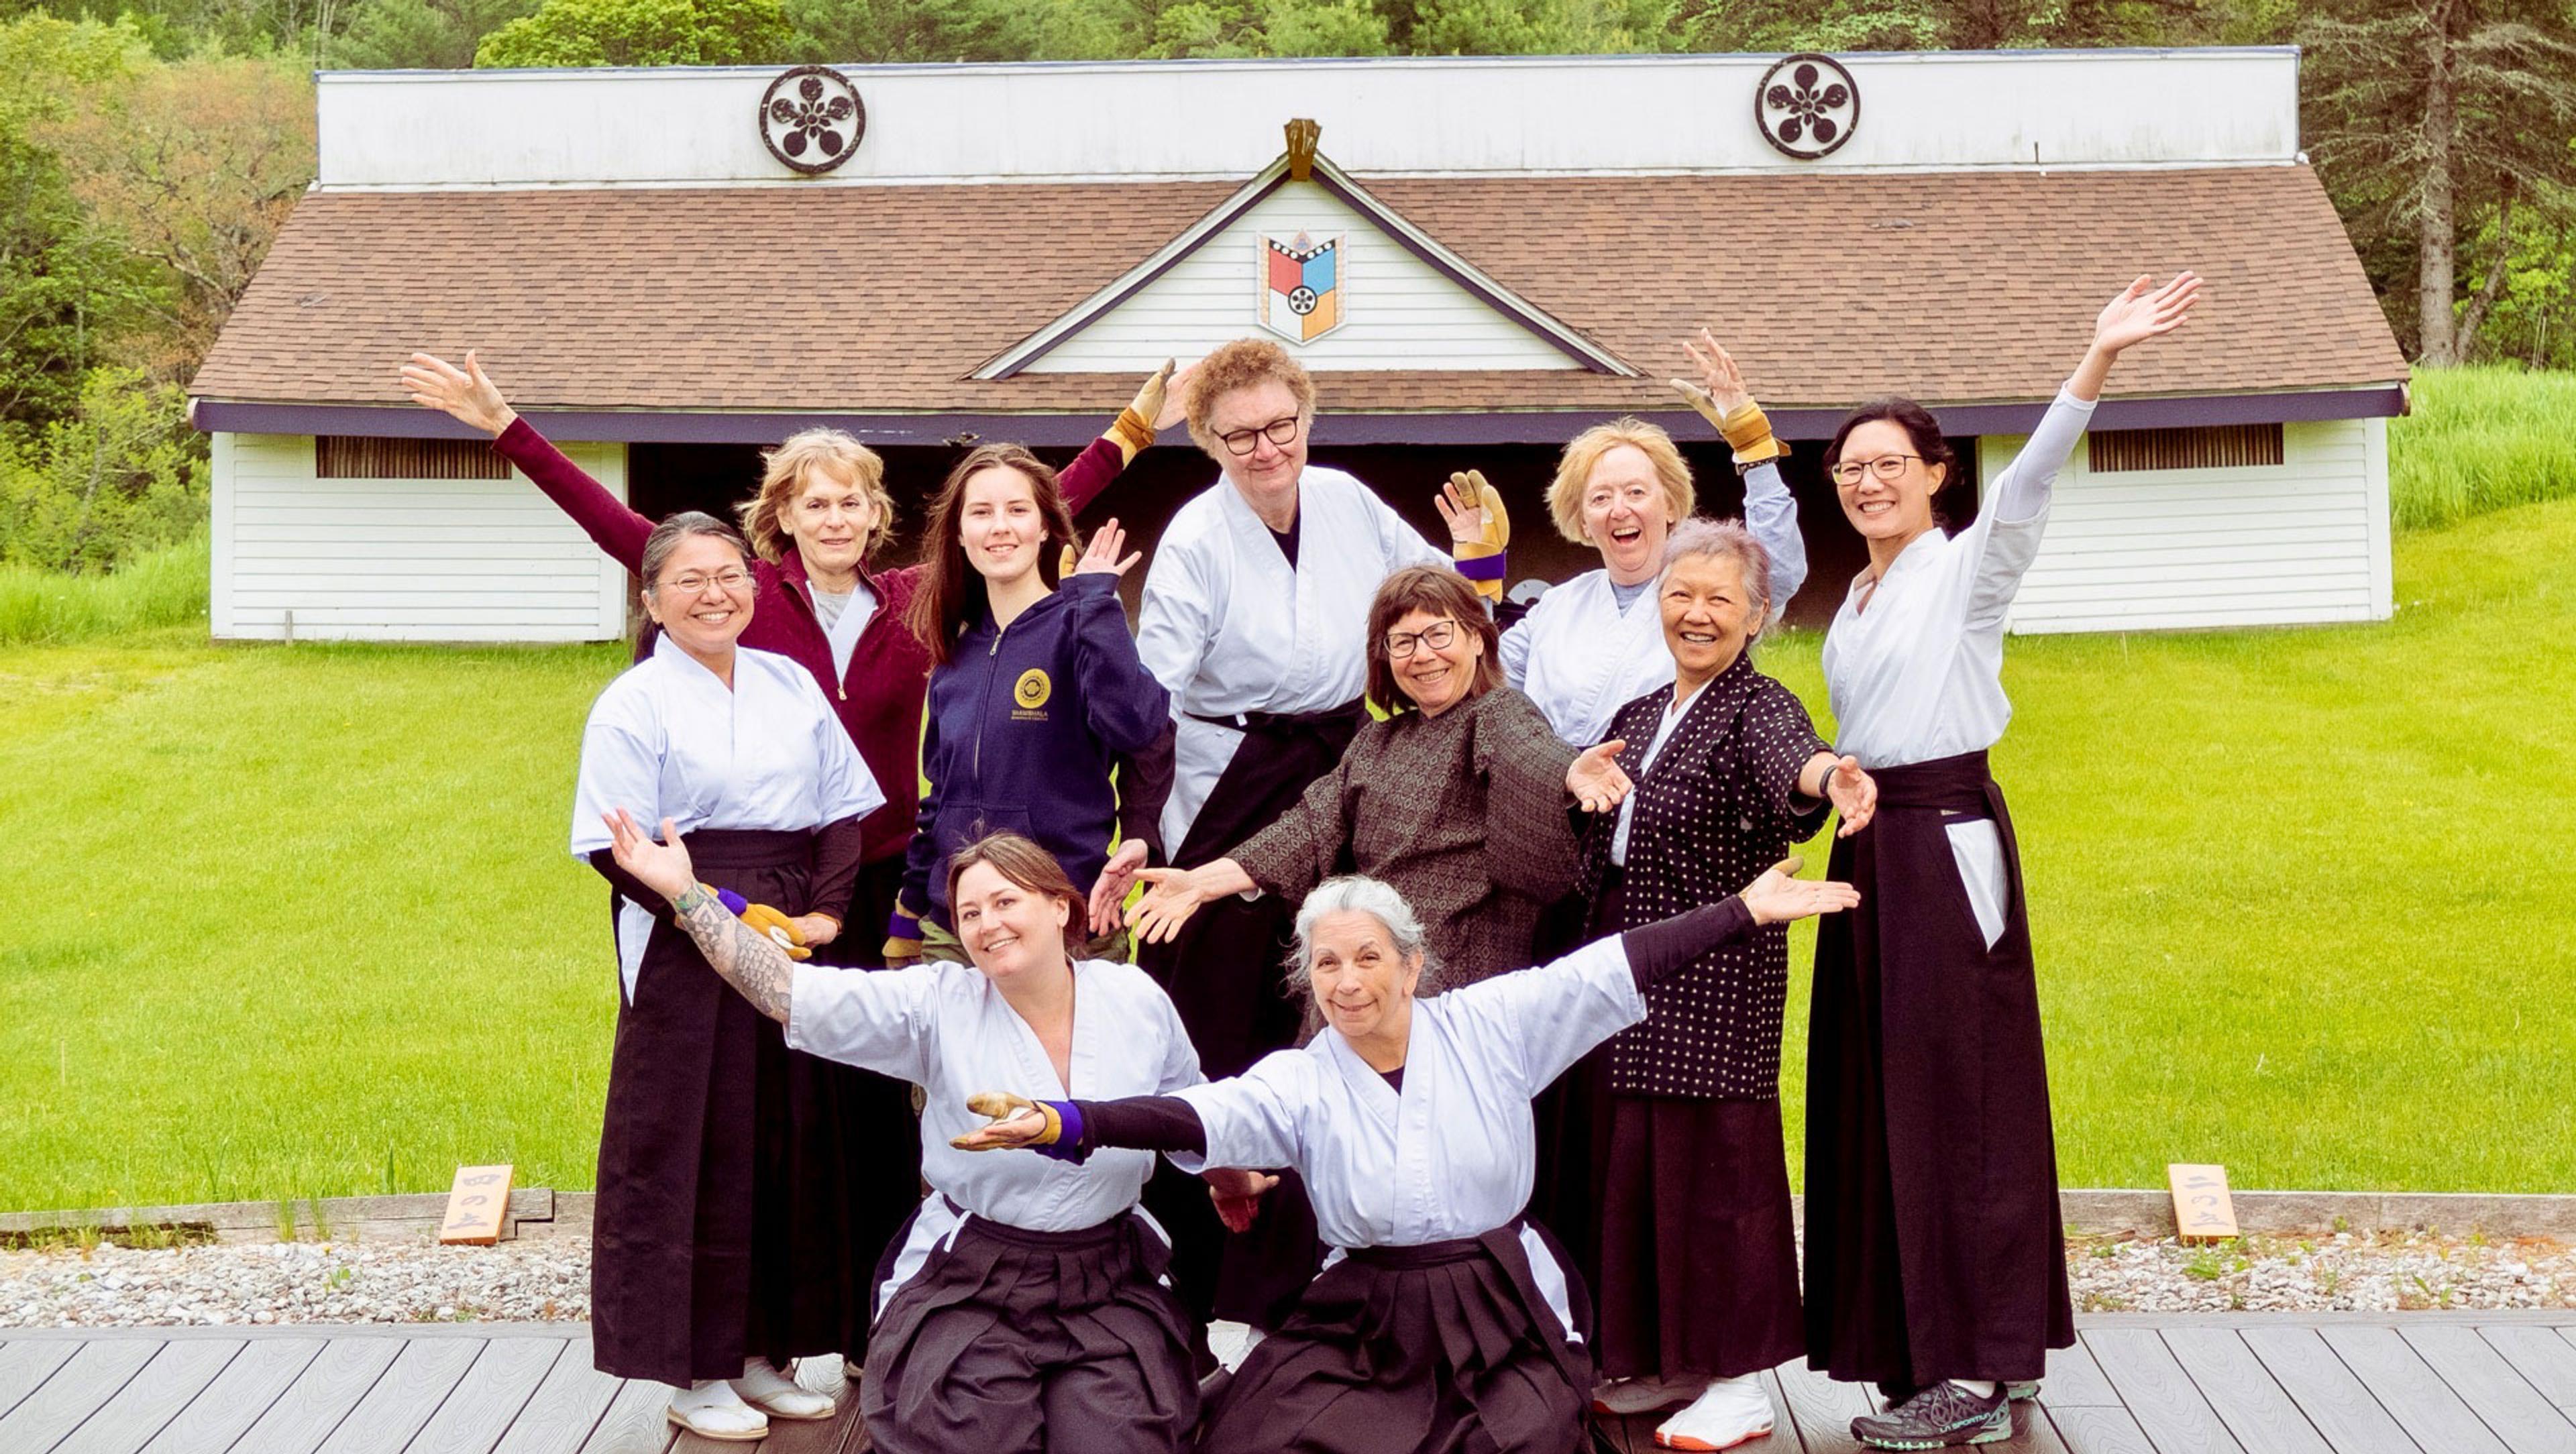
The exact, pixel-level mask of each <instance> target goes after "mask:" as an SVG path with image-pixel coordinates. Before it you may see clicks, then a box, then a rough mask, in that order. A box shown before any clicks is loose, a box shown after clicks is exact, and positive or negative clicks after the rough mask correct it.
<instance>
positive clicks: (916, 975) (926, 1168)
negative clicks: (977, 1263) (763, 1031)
mask: <svg viewBox="0 0 2576 1454" xmlns="http://www.w3.org/2000/svg"><path fill="white" fill-rule="evenodd" d="M1073 976H1074V981H1073V982H1074V991H1073V1058H1072V1062H1071V1064H1072V1071H1073V1083H1072V1084H1070V1085H1065V1084H1061V1083H1059V1082H1058V1081H1057V1080H1056V1078H1055V1067H1054V1066H1053V1065H1052V1064H1050V1063H1049V1062H1048V1060H1047V1053H1046V1047H1045V1046H1044V1045H1042V1044H1040V1043H1039V1042H1038V1036H1037V1032H1036V1031H1034V1030H1032V1029H1030V1028H1029V1023H1028V1021H1026V1020H1023V1019H1021V1018H1020V1015H1019V1012H1018V1011H1017V1010H1014V1009H1012V1008H1011V1007H1010V1004H1009V1003H1008V1002H1007V1001H1005V1000H1004V999H1003V998H1002V992H1001V991H1000V990H997V989H995V988H993V982H992V981H991V980H989V979H986V978H985V977H984V972H983V971H982V970H979V969H976V968H974V967H972V966H970V965H963V964H925V965H919V966H916V967H914V968H911V969H879V970H864V969H833V968H828V967H824V966H818V965H812V964H800V965H797V966H796V969H795V979H794V981H793V982H792V988H791V991H790V996H789V1005H788V1017H787V1043H788V1045H789V1046H790V1047H791V1048H793V1049H797V1050H803V1051H807V1052H809V1053H811V1054H815V1055H819V1056H822V1057H824V1058H825V1059H827V1060H838V1061H841V1062H844V1063H845V1064H849V1065H856V1066H860V1067H863V1068H865V1069H868V1070H873V1071H875V1072H877V1073H878V1074H880V1075H890V1076H893V1077H895V1078H896V1079H898V1080H908V1081H911V1082H912V1083H913V1084H915V1085H918V1086H920V1087H921V1088H922V1091H923V1093H924V1095H925V1096H926V1097H927V1099H926V1100H925V1102H924V1104H923V1108H922V1112H921V1175H922V1179H923V1180H924V1181H927V1182H929V1183H930V1188H931V1190H930V1196H929V1197H928V1198H927V1199H925V1200H924V1201H923V1202H922V1204H921V1214H920V1215H919V1216H917V1217H915V1218H913V1222H912V1233H911V1235H910V1236H909V1237H908V1238H906V1239H905V1241H904V1245H903V1250H902V1251H901V1252H899V1253H897V1254H896V1257H895V1264H894V1275H893V1277H892V1278H891V1279H889V1280H888V1281H887V1282H886V1283H885V1284H883V1285H882V1286H880V1287H879V1288H878V1289H877V1298H876V1302H877V1306H878V1307H880V1308H882V1307H884V1306H885V1301H886V1299H887V1298H888V1297H890V1296H892V1295H893V1293H894V1291H895V1290H896V1289H897V1288H900V1287H902V1286H903V1284H905V1283H906V1282H909V1281H910V1280H911V1279H912V1277H913V1275H914V1274H916V1273H918V1272H919V1271H921V1267H922V1264H923V1263H924V1262H925V1261H927V1260H928V1259H929V1257H930V1254H931V1253H932V1252H933V1251H934V1250H936V1249H938V1248H939V1247H941V1246H944V1245H945V1244H946V1243H947V1242H948V1240H949V1239H950V1238H952V1237H954V1236H955V1235H956V1234H957V1229H958V1227H959V1226H960V1225H961V1224H962V1219H961V1218H959V1216H958V1215H957V1213H956V1212H954V1211H952V1210H950V1207H949V1203H951V1202H954V1203H956V1205H957V1206H960V1207H963V1208H965V1209H966V1211H967V1212H968V1213H970V1214H972V1215H974V1216H978V1217H986V1218H989V1219H991V1220H993V1221H996V1222H1000V1223H1003V1224H1005V1225H1007V1226H1012V1227H1021V1228H1026V1229H1027V1230H1029V1231H1033V1232H1074V1231H1080V1230H1081V1229H1082V1228H1085V1227H1096V1226H1098V1225H1100V1224H1101V1223H1103V1222H1106V1221H1108V1220H1109V1219H1110V1218H1112V1217H1115V1216H1118V1215H1120V1214H1121V1213H1124V1212H1127V1211H1130V1210H1135V1209H1136V1198H1137V1197H1138V1196H1139V1195H1141V1194H1142V1193H1143V1192H1144V1190H1145V1179H1146V1178H1147V1177H1149V1176H1151V1175H1152V1174H1153V1171H1154V1153H1153V1152H1150V1151H1111V1150H1100V1151H1094V1152H1093V1153H1092V1154H1091V1157H1090V1159H1089V1160H1087V1161H1084V1162H1082V1163H1081V1164H1079V1165H1074V1164H1068V1163H1066V1162H1062V1161H1056V1160H1054V1159H1052V1158H1049V1157H1044V1156H1031V1155H1028V1154H1026V1153H1024V1152H994V1151H984V1152H977V1151H960V1150H958V1149H956V1148H955V1147H953V1146H951V1145H949V1144H948V1140H949V1138H950V1137H952V1136H962V1135H964V1134H966V1133H967V1132H969V1131H972V1130H975V1129H976V1128H978V1127H980V1126H982V1125H983V1124H984V1122H985V1118H984V1117H982V1116H979V1115H977V1114H975V1113H974V1112H973V1111H970V1110H968V1109H966V1098H967V1097H968V1096H970V1095H973V1094H974V1093H975V1092H977V1091H988V1090H990V1091H1013V1092H1016V1093H1018V1094H1020V1095H1024V1096H1027V1097H1028V1098H1029V1099H1030V1100H1033V1101H1040V1100H1044V1101H1061V1100H1067V1099H1070V1098H1073V1097H1077V1096H1078V1097H1080V1098H1082V1099H1084V1100H1116V1099H1118V1098H1119V1097H1121V1096H1156V1095H1168V1094H1170V1093H1172V1092H1174V1091H1177V1090H1180V1089H1182V1088H1184V1087H1186V1086H1194V1085H1197V1084H1199V1083H1200V1082H1201V1081H1203V1080H1204V1079H1206V1077H1204V1076H1202V1075H1201V1074H1199V1054H1198V1051H1197V1050H1195V1049H1193V1048H1192V1047H1191V1045H1190V1037H1189V1034H1188V1032H1187V1031H1184V1030H1183V1029H1182V1028H1181V1017H1180V1013H1179V1012H1178V1011H1176V1010H1174V1009H1173V1008H1172V1001H1171V999H1170V997H1169V996H1167V995H1165V994H1164V993H1163V990H1162V987H1161V986H1160V985H1157V984H1155V983H1154V981H1153V979H1152V978H1151V977H1150V976H1148V975H1147V974H1146V973H1145V972H1144V971H1143V970H1140V969H1138V968H1136V967H1135V966H1134V965H1131V964H1113V963H1110V962H1109V961H1107V960H1100V959H1088V960H1079V961H1076V962H1075V963H1074V966H1073ZM1137 1215H1139V1216H1143V1215H1144V1213H1143V1212H1142V1211H1141V1210H1138V1211H1137ZM1148 1220H1149V1221H1150V1220H1151V1219H1150V1218H1148ZM1156 1231H1157V1233H1158V1234H1159V1233H1160V1231H1161V1229H1160V1228H1156Z"/></svg>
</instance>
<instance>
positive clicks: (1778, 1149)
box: [1542, 520, 1876, 1450]
mask: <svg viewBox="0 0 2576 1454" xmlns="http://www.w3.org/2000/svg"><path fill="white" fill-rule="evenodd" d="M1773 578H1774V577H1773V575H1772V572H1771V570H1770V565H1769V562H1768V561H1767V560H1766V559H1764V552H1763V548H1762V543H1761V542H1760V541H1759V540H1757V539H1755V538H1754V536H1753V534H1752V532H1751V531H1749V530H1747V529H1746V528H1745V527H1744V526H1742V525H1740V524H1737V523H1736V522H1734V521H1731V520H1729V521H1715V520H1687V521H1684V522H1683V523H1682V524H1681V525H1680V526H1679V527H1677V528H1676V529H1675V530H1674V531H1673V532H1672V537H1671V540H1670V541H1669V543H1668V544H1666V546H1665V548H1664V559H1663V571H1662V574H1661V577H1660V578H1659V581H1658V583H1657V585H1656V587H1655V593H1656V612H1657V615H1658V616H1659V617H1660V619H1661V620H1662V622H1663V636H1664V643H1665V646H1666V647H1667V648H1668V650H1669V652H1670V655H1671V658H1672V661H1673V674H1674V679H1673V681H1672V683H1671V684H1670V685H1667V686H1663V687H1659V688H1657V689H1655V690H1654V691H1652V692H1649V693H1647V694H1646V695H1644V696H1642V697H1639V698H1638V699H1637V700H1635V701H1633V702H1630V703H1629V704H1628V705H1627V706H1626V707H1624V708H1622V709H1621V710H1620V712H1619V714H1618V716H1617V717H1616V718H1615V719H1614V720H1613V721H1612V723H1611V726H1610V733H1611V735H1612V736H1613V737H1616V738H1621V739H1624V740H1625V741H1626V742H1628V743H1629V744H1630V745H1629V747H1628V748H1627V750H1626V752H1625V754H1624V755H1623V757H1622V760H1621V764H1620V765H1621V766H1622V767H1623V768H1625V769H1626V770H1627V772H1628V775H1629V776H1630V777H1631V778H1632V779H1634V780H1635V782H1636V784H1637V788H1636V791H1635V792H1634V793H1632V794H1630V795H1629V797H1628V800H1627V801H1626V802H1625V803H1623V804H1621V805H1620V809H1619V811H1618V813H1617V814H1615V815H1612V816H1606V817H1601V818H1595V819H1592V820H1590V821H1589V822H1588V824H1587V825H1586V831H1585V834H1584V840H1583V878H1584V887H1585V890H1586V893H1585V898H1586V899H1588V900H1589V901H1590V903H1591V905H1592V915H1593V918H1592V932H1593V933H1594V934H1595V935H1605V934H1615V933H1619V932H1621V931H1623V930H1627V929H1634V928H1638V927H1640V926H1643V925H1646V924H1651V923H1654V922H1656V921H1657V920H1660V919H1664V918H1668V917H1670V916H1671V915H1674V914H1678V913H1681V912H1683V911H1685V910H1688V909H1691V908H1694V907H1696V906H1698V905H1701V904H1707V903H1714V902H1715V901H1717V900H1718V899H1719V898H1722V897H1723V896H1724V895H1725V894H1726V893H1727V892H1728V886H1729V885H1732V884H1738V883H1742V882H1743V881H1745V880H1746V879H1747V878H1749V877H1751V876H1752V875H1753V874H1754V872H1756V871H1757V870H1758V869H1759V868H1760V866H1761V865H1763V864H1766V863H1772V862H1775V861H1777V860H1778V859H1779V858H1781V857H1782V856H1783V855H1784V854H1786V853H1787V852H1788V851H1789V848H1790V845H1791V844H1793V843H1796V842H1798V841H1800V840H1802V839H1805V838H1806V837H1808V836H1809V835H1811V834H1813V833H1814V832H1815V831H1816V829H1817V828H1818V827H1819V826H1821V825H1822V823H1823V822H1824V817H1825V813H1826V810H1827V808H1828V807H1829V806H1832V807H1839V808H1840V809H1841V810H1842V815H1843V822H1842V833H1843V834H1844V835H1845V836H1849V835H1850V834H1852V833H1854V832H1857V831H1859V830H1860V829H1861V828H1863V827H1866V826H1867V825H1868V823H1869V818H1870V813H1871V811H1872V810H1873V808H1874V806H1875V791H1876V790H1875V787H1874V785H1873V784H1871V782H1870V780H1869V778H1868V776H1867V774H1864V773H1862V772H1861V771H1860V770H1859V766H1858V764H1857V763H1855V762H1853V761H1851V760H1850V759H1848V758H1842V757H1838V756H1837V755H1836V754H1835V753H1834V752H1833V751H1832V749H1830V748H1828V747H1827V746H1826V745H1825V742H1824V740H1823V739H1822V738H1820V737H1818V736H1817V735H1816V730H1815V727H1814V726H1813V724H1811V723H1810V722H1809V721H1808V718H1807V709H1806V708H1805V707H1804V706H1802V705H1800V704H1799V701H1798V698H1797V697H1796V695H1795V694H1793V693H1791V692H1790V691H1789V689H1788V688H1786V687H1784V686H1782V685H1780V684H1779V683H1778V682H1776V681H1773V680H1772V679H1771V678H1770V677H1767V676H1765V675H1763V674H1762V673H1761V672H1760V671H1758V670H1756V669H1755V667H1754V665H1753V658H1752V643H1753V641H1754V639H1755V637H1757V636H1758V635H1759V634H1760V632H1761V630H1762V627H1763V624H1764V623H1765V622H1767V621H1769V620H1771V619H1773V612H1772V603H1771V601H1770V600H1769V598H1768V597H1767V595H1766V594H1765V591H1766V589H1767V585H1768V583H1769V582H1770V581H1771V580H1772V579H1773ZM1829 799H1830V803H1829V801H1828V800H1829ZM1788 993H1789V936H1788V930H1787V929H1786V928H1785V927H1782V926H1778V925H1773V926H1770V927H1767V928H1763V929H1759V930H1757V931H1755V932H1754V934H1753V935H1752V936H1751V937H1749V938H1747V939H1744V940H1741V941H1738V942H1736V943H1732V944H1728V945H1724V946H1721V947H1719V948H1716V949H1713V950H1711V951H1709V952H1708V953H1707V954H1705V955H1703V956H1701V957H1700V958H1698V959H1696V960H1694V961H1692V962H1691V963H1690V964H1689V965H1688V966H1687V967H1685V968H1684V969H1682V970H1681V971H1680V972H1678V973H1676V974H1674V975H1672V976H1671V977H1669V978H1667V979H1665V980H1663V981H1661V982H1659V983H1658V984H1656V985H1655V986H1653V987H1652V988H1651V989H1649V990H1647V992H1646V1002H1647V1004H1648V1005H1650V1006H1651V1007H1652V1008H1653V1011H1654V1013H1653V1014H1652V1015H1650V1016H1649V1017H1648V1018H1647V1020H1646V1022H1645V1023H1644V1024H1642V1025H1637V1026H1633V1027H1631V1028H1629V1029H1626V1030H1623V1031H1621V1032H1619V1034H1618V1035H1616V1036H1614V1037H1613V1038H1612V1039H1611V1041H1610V1043H1609V1044H1607V1045H1605V1046H1603V1047H1602V1048H1601V1049H1599V1050H1596V1051H1594V1052H1592V1053H1591V1054H1590V1055H1588V1056H1585V1057H1584V1059H1583V1062H1582V1063H1581V1064H1580V1065H1577V1066H1576V1067H1575V1068H1574V1069H1573V1070H1572V1071H1570V1072H1569V1073H1568V1074H1567V1076H1566V1080H1565V1082H1564V1085H1565V1095H1566V1101H1567V1104H1566V1106H1565V1121H1564V1132H1565V1141H1564V1142H1563V1143H1561V1144H1560V1146H1559V1147H1557V1148H1555V1149H1556V1150H1557V1152H1558V1153H1559V1154H1558V1155H1557V1156H1556V1157H1553V1158H1551V1160H1552V1161H1554V1163H1555V1164H1554V1165H1553V1166H1552V1167H1551V1168H1549V1170H1550V1171H1551V1172H1552V1173H1553V1174H1555V1175H1556V1176H1557V1177H1558V1178H1559V1182H1560V1184H1559V1185H1558V1186H1556V1187H1554V1188H1542V1195H1546V1194H1548V1193H1549V1192H1553V1196H1552V1197H1550V1198H1549V1200H1548V1201H1547V1203H1546V1205H1547V1215H1548V1216H1549V1218H1550V1221H1549V1225H1550V1227H1551V1228H1552V1229H1553V1230H1554V1231H1556V1232H1557V1234H1558V1235H1560V1236H1562V1237H1564V1238H1565V1239H1566V1241H1567V1243H1568V1244H1569V1245H1570V1246H1571V1247H1572V1249H1573V1252H1574V1256H1575V1260H1576V1262H1577V1263H1578V1264H1579V1265H1581V1266H1582V1268H1583V1270H1584V1274H1585V1277H1586V1279H1587V1280H1588V1281H1590V1283H1591V1284H1592V1289H1593V1293H1594V1295H1595V1297H1596V1298H1597V1299H1598V1303H1597V1306H1598V1308H1599V1312H1600V1318H1599V1325H1600V1333H1599V1337H1598V1339H1597V1342H1596V1347H1597V1348H1598V1351H1599V1355H1600V1359H1601V1371H1602V1374H1603V1376H1604V1378H1605V1379H1606V1380H1608V1381H1607V1382H1606V1383H1605V1385H1604V1386H1603V1388H1602V1389H1601V1390H1600V1392H1599V1393H1598V1395H1597V1397H1596V1405H1597V1406H1598V1407H1600V1408H1601V1409H1603V1410H1604V1411H1605V1412H1612V1413H1622V1414H1629V1413H1644V1412H1647V1411H1649V1410H1654V1409H1674V1408H1678V1409H1679V1410H1680V1411H1679V1412H1678V1413H1675V1414H1674V1415H1673V1416H1672V1417H1671V1418H1670V1419H1668V1420H1666V1421H1665V1423H1664V1424H1663V1426H1662V1427H1661V1428H1659V1429H1657V1430H1656V1431H1655V1442H1656V1443H1658V1444H1660V1445H1662V1446H1664V1447H1665V1448H1668V1449H1696V1450H1709V1449H1724V1448H1727V1447H1729V1446H1730V1445H1733V1444H1738V1443H1741V1442H1743V1441H1744V1440H1747V1439H1751V1438H1756V1437H1759V1436H1760V1435H1762V1434H1765V1433H1768V1432H1770V1430H1771V1428H1772V1425H1773V1421H1774V1416H1773V1413H1772V1409H1771V1403H1770V1399H1769V1397H1768V1396H1767V1395H1765V1394H1764V1392H1763V1389H1762V1384H1761V1382H1760V1377H1759V1375H1760V1374H1761V1372H1762V1370H1764V1369H1766V1368H1770V1367H1773V1366H1775V1365H1777V1364H1779V1363H1780V1362H1782V1361H1783V1360H1785V1359H1788V1358H1792V1357H1795V1356H1796V1355H1797V1354H1798V1353H1800V1352H1801V1351H1803V1350H1804V1348H1805V1346H1806V1343H1805V1335H1804V1332H1803V1330H1802V1328H1801V1326H1800V1322H1799V1312H1798V1256H1797V1243H1796V1236H1795V1233H1794V1231H1793V1229H1792V1227H1791V1220H1790V1210H1789V1173H1788V1156H1787V1153H1786V1150H1785V1148H1784V1147H1783V1146H1782V1144H1781V1137H1780V1022H1781V1014H1782V1011H1783V1010H1784V1009H1785V1008H1786V1005H1787V1000H1788Z"/></svg>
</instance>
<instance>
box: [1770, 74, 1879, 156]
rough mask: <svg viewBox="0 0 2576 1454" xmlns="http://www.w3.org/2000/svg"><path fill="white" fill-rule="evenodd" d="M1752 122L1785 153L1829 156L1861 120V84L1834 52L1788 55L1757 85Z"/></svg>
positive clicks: (1772, 143) (1773, 144)
mask: <svg viewBox="0 0 2576 1454" xmlns="http://www.w3.org/2000/svg"><path fill="white" fill-rule="evenodd" d="M1753 124H1754V125H1756V126H1759V127H1760V128H1762V139H1763V140H1764V141H1767V142H1769V143H1771V149H1772V150H1774V151H1776V152H1778V153H1780V154H1781V155H1782V156H1785V157H1793V158H1795V159H1797V160H1799V161H1802V162H1811V161H1814V160H1816V159H1817V158H1819V157H1824V156H1830V155H1832V154H1833V153H1834V152H1836V151H1839V150H1841V149H1842V144H1843V143H1844V142H1847V141H1849V140H1851V134H1852V131H1853V129H1854V128H1856V127H1858V126H1859V125H1860V83H1859V82H1857V81H1854V80H1853V79H1852V74H1851V72H1849V71H1847V70H1844V69H1843V64H1842V62H1840V61H1838V60H1835V59H1834V58H1833V57H1832V56H1820V55H1815V54H1812V53H1810V54H1804V55H1794V56H1784V57H1782V58H1781V59H1780V61H1779V63H1778V64H1776V65H1774V66H1772V67H1771V69H1770V70H1769V71H1767V72H1765V73H1764V74H1763V77H1762V84H1761V85H1759V86H1756V87H1754V88H1753Z"/></svg>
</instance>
